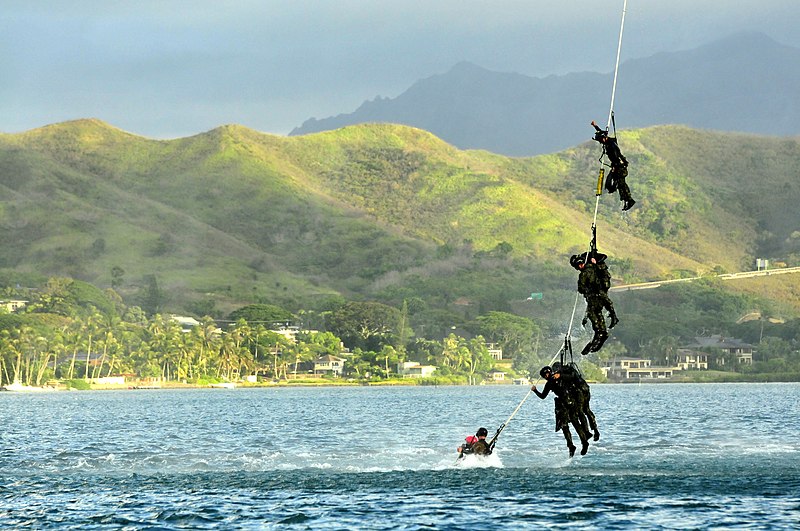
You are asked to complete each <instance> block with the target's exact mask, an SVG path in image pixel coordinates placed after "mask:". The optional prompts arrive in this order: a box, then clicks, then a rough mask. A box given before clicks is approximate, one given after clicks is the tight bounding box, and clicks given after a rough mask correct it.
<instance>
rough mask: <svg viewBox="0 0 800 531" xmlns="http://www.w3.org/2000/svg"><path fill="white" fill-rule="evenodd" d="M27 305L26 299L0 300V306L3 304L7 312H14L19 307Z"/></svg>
mask: <svg viewBox="0 0 800 531" xmlns="http://www.w3.org/2000/svg"><path fill="white" fill-rule="evenodd" d="M27 305H28V301H26V300H22V299H11V300H7V301H0V306H4V307H5V309H6V310H7V311H8V313H14V312H16V311H17V310H19V309H20V308H24V307H25V306H27Z"/></svg>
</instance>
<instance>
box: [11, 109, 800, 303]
mask: <svg viewBox="0 0 800 531" xmlns="http://www.w3.org/2000/svg"><path fill="white" fill-rule="evenodd" d="M620 143H621V144H622V145H623V146H624V148H625V151H626V155H627V156H628V158H629V160H630V161H631V175H630V177H629V182H630V184H631V187H632V189H633V193H634V196H635V197H636V199H637V201H638V203H637V208H636V209H634V210H633V211H631V212H629V213H627V214H624V215H623V214H621V213H620V212H619V202H618V200H617V197H616V196H602V197H601V198H600V208H599V218H598V239H599V244H600V247H601V250H602V251H603V252H606V253H608V254H609V256H610V257H611V258H610V261H611V264H612V268H613V270H614V273H615V276H616V277H617V278H618V280H619V279H627V280H640V279H652V278H668V277H675V276H681V275H695V274H697V273H703V272H707V271H710V270H712V269H714V268H717V269H720V268H721V269H725V270H732V271H733V270H740V269H747V268H751V267H752V264H753V260H754V257H756V256H765V257H768V258H780V259H783V260H787V261H789V262H791V261H792V260H796V258H797V255H796V253H797V251H798V248H800V246H798V243H800V236H798V234H800V233H798V232H797V231H798V226H800V220H798V214H797V210H796V208H794V205H796V204H797V202H798V201H800V183H798V180H797V178H796V168H797V167H798V165H799V164H800V142H798V140H796V139H773V138H763V137H756V136H749V135H742V134H728V133H725V134H723V133H713V132H704V131H698V130H693V129H688V128H684V127H655V128H647V129H642V130H635V131H625V132H622V133H621V134H620ZM597 157H598V152H597V146H596V145H595V144H594V143H593V142H591V143H589V142H587V143H583V144H581V145H578V146H576V147H572V148H570V149H568V150H565V151H563V152H560V153H556V154H552V155H545V156H540V157H535V158H529V159H514V158H507V157H503V156H500V155H496V154H492V153H489V152H485V151H461V150H459V149H457V148H455V147H453V146H451V145H449V144H447V143H445V142H443V141H442V140H440V139H438V138H436V137H435V136H433V135H432V134H430V133H427V132H425V131H422V130H419V129H415V128H410V127H406V126H397V125H360V126H353V127H347V128H344V129H339V130H336V131H332V132H325V133H319V134H314V135H305V136H301V137H292V138H286V137H279V136H274V135H268V134H263V133H258V132H256V131H253V130H250V129H247V128H244V127H241V126H223V127H219V128H217V129H214V130H211V131H209V132H206V133H203V134H200V135H196V136H193V137H188V138H183V139H178V140H169V141H156V140H150V139H146V138H142V137H138V136H135V135H131V134H129V133H125V132H123V131H120V130H118V129H116V128H114V127H111V126H109V125H108V124H105V123H103V122H100V121H97V120H79V121H75V122H67V123H61V124H55V125H52V126H48V127H44V128H41V129H36V130H32V131H29V132H26V133H21V134H14V135H2V136H0V190H2V197H3V199H2V202H1V203H0V206H1V207H2V208H0V222H2V223H3V227H4V230H3V231H2V245H0V268H2V269H5V270H13V271H16V272H29V273H36V274H41V275H48V276H52V275H65V276H70V277H74V278H78V279H81V280H87V281H90V282H92V283H94V284H96V285H98V286H101V287H107V286H109V285H110V284H111V282H112V271H113V270H114V268H115V267H116V268H120V269H121V270H122V271H124V276H123V277H122V278H120V279H118V280H119V282H120V283H119V288H118V291H120V293H122V294H123V296H126V297H130V298H131V299H136V297H139V296H141V295H140V292H141V290H142V289H143V286H146V285H147V284H148V283H150V284H152V283H153V282H157V284H158V287H159V288H160V290H161V291H162V292H163V293H164V300H163V301H161V305H162V306H163V307H164V308H172V309H173V310H175V309H181V310H184V311H193V312H194V313H200V312H201V309H207V308H209V307H216V308H217V309H227V310H229V309H231V308H233V307H236V306H237V305H241V304H243V303H246V302H253V301H259V300H265V301H269V302H284V303H286V304H287V305H289V307H292V308H296V307H301V308H302V307H305V308H310V307H313V303H314V300H316V299H319V298H324V297H329V296H344V297H348V298H376V299H380V300H385V301H389V302H392V303H395V304H399V303H402V300H404V299H407V298H409V297H422V298H425V299H426V301H427V303H428V304H430V305H431V306H432V307H436V306H437V305H446V304H451V303H452V302H453V301H454V300H456V299H459V298H461V297H465V298H468V299H470V300H471V301H473V303H474V304H476V307H480V308H482V309H484V310H485V309H505V308H508V306H509V305H510V304H512V303H513V301H514V300H519V299H521V298H524V295H525V294H527V293H529V292H530V290H531V289H532V287H533V289H534V290H537V291H548V290H566V291H572V292H574V281H575V279H574V275H573V274H572V273H573V272H572V271H571V270H570V269H569V268H568V267H565V264H566V259H567V257H568V256H569V255H570V254H572V253H575V252H580V251H582V250H584V249H585V248H586V246H587V244H588V239H589V235H590V227H591V222H592V216H593V213H594V207H595V196H594V186H595V179H596V172H597V169H598V165H597ZM763 253H769V254H767V255H763ZM570 304H571V301H570Z"/></svg>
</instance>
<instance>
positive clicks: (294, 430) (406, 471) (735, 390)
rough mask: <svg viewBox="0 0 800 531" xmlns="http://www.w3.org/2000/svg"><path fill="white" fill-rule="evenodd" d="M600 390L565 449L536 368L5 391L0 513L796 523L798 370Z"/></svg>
mask: <svg viewBox="0 0 800 531" xmlns="http://www.w3.org/2000/svg"><path fill="white" fill-rule="evenodd" d="M520 403H522V406H521V407H520V408H519V411H518V412H517V414H516V416H514V417H513V419H511V421H510V422H509V423H508V424H507V427H506V429H505V430H504V431H503V433H502V434H501V436H500V437H499V440H498V443H497V448H496V452H495V454H494V455H493V456H491V457H490V458H489V459H488V460H480V458H470V459H469V460H466V461H464V460H462V461H458V460H457V459H456V457H457V455H456V451H455V448H456V446H458V445H459V444H460V443H461V442H462V441H463V440H464V437H465V436H466V435H469V434H472V433H474V432H475V430H476V429H477V428H478V427H479V426H485V427H486V428H488V429H489V432H490V434H493V433H494V432H495V430H496V429H497V427H498V426H499V425H500V424H501V423H503V422H505V421H506V420H507V419H508V417H509V416H510V415H511V414H512V412H513V411H514V410H515V408H516V407H517V406H518V405H519V404H520ZM592 409H593V410H594V412H595V414H596V415H597V419H598V424H599V427H600V432H601V438H600V440H599V441H598V442H596V443H593V444H592V446H591V447H590V449H589V452H588V454H587V455H586V456H579V455H576V456H575V457H574V458H572V459H570V458H569V457H568V453H567V449H566V445H565V443H564V439H563V437H562V436H561V434H560V433H556V432H555V431H554V421H553V402H552V397H548V398H547V399H546V400H540V399H539V398H537V397H536V396H535V395H534V394H532V393H529V392H528V388H527V387H518V386H502V387H499V386H484V387H386V388H376V387H347V388H286V389H266V388H265V389H234V390H217V389H209V390H200V389H197V390H137V391H105V392H99V391H95V392H59V393H46V394H45V393H40V394H15V393H0V426H2V430H0V529H82V530H83V529H454V530H455V529H465V530H466V529H481V528H483V529H540V528H542V527H545V528H580V529H725V528H728V529H798V528H800V384H686V385H684V384H661V385H659V384H650V385H594V386H592ZM576 439H577V438H576Z"/></svg>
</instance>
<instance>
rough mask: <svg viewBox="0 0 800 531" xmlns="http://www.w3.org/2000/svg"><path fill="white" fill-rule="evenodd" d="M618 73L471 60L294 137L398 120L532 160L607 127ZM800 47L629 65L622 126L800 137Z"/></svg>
mask: <svg viewBox="0 0 800 531" xmlns="http://www.w3.org/2000/svg"><path fill="white" fill-rule="evenodd" d="M612 78H613V73H612V72H608V73H595V72H580V73H572V74H567V75H561V76H549V77H545V78H534V77H529V76H524V75H521V74H514V73H502V72H492V71H489V70H486V69H484V68H481V67H479V66H477V65H474V64H470V63H460V64H457V65H455V66H454V67H453V68H452V69H451V70H450V71H449V72H446V73H444V74H439V75H434V76H431V77H429V78H426V79H422V80H420V81H418V82H416V83H414V84H413V85H412V86H411V87H409V88H408V90H406V91H405V92H403V93H402V94H400V95H399V96H397V97H395V98H380V97H379V98H376V99H374V100H372V101H366V102H364V103H363V104H362V105H361V106H360V107H359V108H358V109H356V110H355V111H353V112H351V113H344V114H340V115H338V116H334V117H329V118H322V119H315V118H311V119H309V120H307V121H306V122H304V123H303V124H302V125H301V126H299V127H297V128H295V129H294V130H293V131H292V132H291V135H303V134H308V133H313V132H319V131H325V130H331V129H336V128H339V127H343V126H346V125H352V124H357V123H374V122H386V123H398V124H405V125H410V126H414V127H419V128H421V129H425V130H427V131H431V132H432V133H433V134H435V135H436V136H438V137H440V138H442V139H443V140H445V141H447V142H449V143H452V144H453V145H455V146H457V147H459V148H462V149H472V148H478V149H486V150H489V151H492V152H495V153H502V154H506V155H511V156H530V155H537V154H543V153H551V152H554V151H558V150H562V149H567V148H569V147H570V146H573V145H575V144H578V143H580V142H583V141H585V140H586V139H588V138H590V137H591V133H592V129H591V127H590V126H589V122H590V121H591V120H593V119H594V120H596V121H597V122H598V123H600V124H605V123H606V120H607V118H608V116H607V114H608V108H609V104H610V97H611V87H612ZM799 93H800V49H797V48H792V47H788V46H784V45H782V44H779V43H777V42H775V41H774V40H771V39H770V38H769V37H767V36H765V35H763V34H758V33H743V34H737V35H733V36H731V37H729V38H727V39H723V40H720V41H717V42H714V43H711V44H708V45H706V46H702V47H699V48H696V49H693V50H687V51H682V52H672V53H660V54H656V55H653V56H651V57H646V58H641V59H635V60H629V61H625V62H624V63H622V65H621V66H620V71H619V78H618V88H617V94H616V104H615V113H616V118H617V125H618V127H619V128H624V129H633V128H641V127H648V126H653V125H666V124H681V125H687V126H690V127H693V128H700V129H713V130H720V131H739V132H747V133H756V134H762V135H776V136H790V135H797V134H800V105H798V103H797V97H796V95H797V94H799Z"/></svg>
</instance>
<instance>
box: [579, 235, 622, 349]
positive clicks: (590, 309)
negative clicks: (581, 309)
mask: <svg viewBox="0 0 800 531" xmlns="http://www.w3.org/2000/svg"><path fill="white" fill-rule="evenodd" d="M606 258H607V256H606V255H605V254H603V253H600V252H598V250H597V228H596V227H595V226H594V225H592V242H591V248H590V250H589V252H586V253H582V254H574V255H572V257H570V260H569V264H570V265H571V266H572V267H573V268H575V269H576V270H577V271H578V272H579V275H578V293H580V294H581V295H583V297H584V298H585V299H586V316H585V317H584V318H583V321H582V322H581V323H582V324H583V325H586V321H587V320H588V321H591V322H592V330H593V331H594V336H593V337H592V340H591V341H590V342H589V343H587V344H586V346H585V347H584V348H583V350H582V351H581V354H583V355H586V354H588V353H589V352H597V351H598V350H600V349H601V348H602V346H603V343H605V341H606V339H608V330H607V328H606V320H605V316H604V315H603V310H606V311H607V312H608V314H609V317H610V319H611V322H610V323H609V326H608V328H613V327H614V326H616V324H617V323H618V322H619V319H617V313H616V312H615V311H614V303H612V302H611V299H610V298H609V296H608V289H609V288H610V287H611V274H610V273H609V271H608V266H607V265H606V263H605V261H606Z"/></svg>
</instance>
